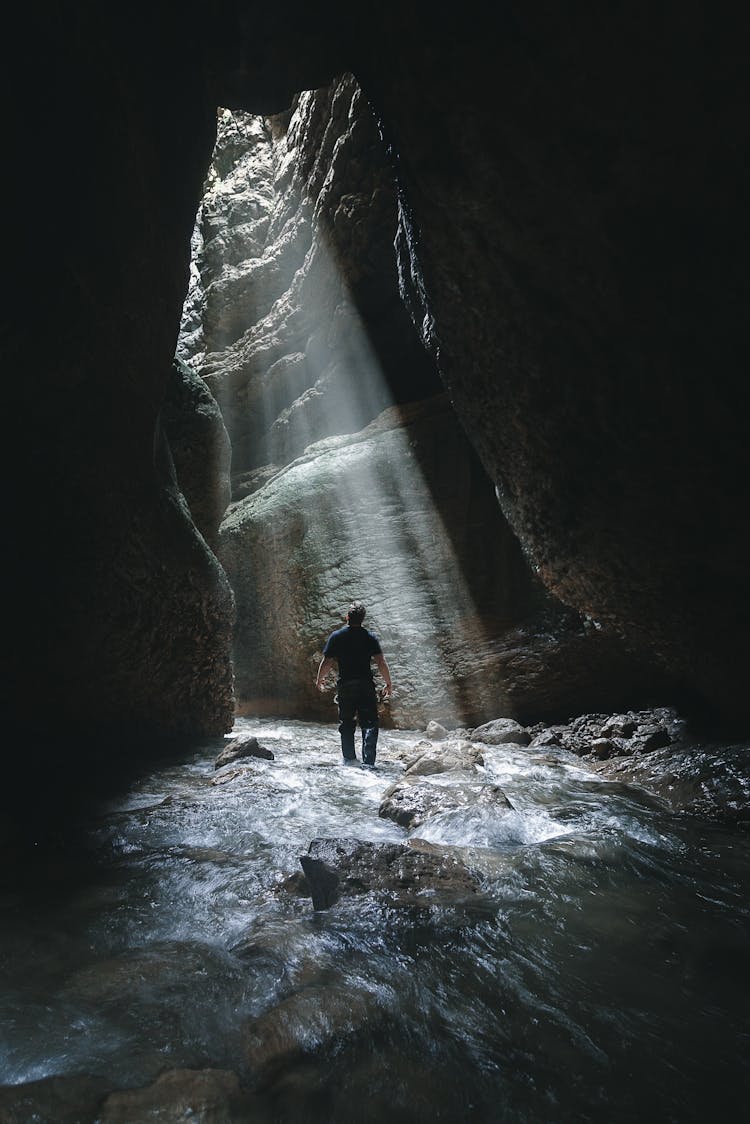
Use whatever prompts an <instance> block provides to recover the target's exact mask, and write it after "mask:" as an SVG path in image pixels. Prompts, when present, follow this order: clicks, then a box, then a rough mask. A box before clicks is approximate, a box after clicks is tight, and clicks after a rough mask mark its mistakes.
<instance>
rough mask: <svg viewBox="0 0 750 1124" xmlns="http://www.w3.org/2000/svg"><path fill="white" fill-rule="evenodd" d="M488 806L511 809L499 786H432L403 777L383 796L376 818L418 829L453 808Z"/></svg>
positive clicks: (426, 782) (459, 784) (428, 782)
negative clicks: (431, 818)
mask: <svg viewBox="0 0 750 1124" xmlns="http://www.w3.org/2000/svg"><path fill="white" fill-rule="evenodd" d="M487 805H491V806H492V807H493V809H506V810H507V811H511V810H512V806H511V804H510V802H509V801H508V798H507V797H506V795H505V793H504V792H503V790H502V789H501V788H500V787H499V785H489V784H483V783H482V784H467V783H463V784H461V783H457V784H451V785H443V784H433V783H432V782H431V781H429V780H424V781H420V780H412V779H411V778H408V777H406V778H404V780H401V781H397V782H396V784H394V785H391V787H390V788H389V789H386V791H385V793H384V794H383V799H382V800H381V802H380V808H379V809H378V815H379V816H380V817H381V818H382V819H388V820H393V821H394V823H397V824H400V825H401V827H405V828H408V829H410V830H411V829H413V828H416V827H419V826H420V825H421V824H423V823H424V822H425V821H426V820H428V819H429V818H430V817H431V816H435V815H438V814H440V813H441V812H452V811H454V810H455V809H456V808H465V807H481V806H487Z"/></svg>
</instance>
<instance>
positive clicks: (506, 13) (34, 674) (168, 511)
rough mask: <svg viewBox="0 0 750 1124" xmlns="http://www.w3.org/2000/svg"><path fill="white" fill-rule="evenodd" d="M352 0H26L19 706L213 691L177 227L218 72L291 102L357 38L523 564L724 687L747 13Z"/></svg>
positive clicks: (470, 425)
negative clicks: (186, 503) (376, 11)
mask: <svg viewBox="0 0 750 1124" xmlns="http://www.w3.org/2000/svg"><path fill="white" fill-rule="evenodd" d="M347 12H348V9H347V7H346V6H345V5H339V4H337V3H333V4H332V5H330V6H329V7H328V8H327V18H326V20H321V19H320V16H319V13H318V11H317V10H314V9H312V8H311V7H310V6H307V5H305V6H303V5H296V4H291V5H289V6H288V10H286V12H285V19H284V21H283V24H282V21H280V20H279V19H278V15H277V13H276V12H274V11H271V10H269V9H268V8H266V7H260V6H256V5H254V4H248V3H239V2H238V3H219V4H217V5H216V6H215V10H213V11H212V12H211V14H210V20H209V17H208V14H207V13H206V12H205V10H204V8H203V6H202V5H198V4H194V3H187V4H185V5H184V6H182V8H181V10H180V13H179V16H180V22H179V23H177V22H176V17H175V12H174V9H173V8H172V6H171V5H164V4H160V3H156V4H150V5H148V6H141V5H132V6H128V8H127V9H122V8H117V7H115V8H104V7H102V6H101V5H96V4H93V3H81V4H78V5H75V6H74V8H72V9H71V10H66V11H65V12H63V11H62V10H61V9H60V8H59V6H57V5H52V4H40V5H33V6H27V7H26V8H19V9H17V10H16V12H15V15H16V17H17V18H16V22H15V24H14V27H13V32H12V34H10V35H9V36H8V37H7V40H6V59H5V65H4V67H3V68H2V79H1V80H2V90H3V95H4V97H3V106H4V132H3V151H4V155H5V159H6V165H7V168H8V174H6V175H5V176H4V177H3V186H2V190H3V199H2V204H3V214H4V216H5V218H6V223H5V228H4V250H5V261H6V269H5V271H4V272H5V280H6V292H5V295H4V300H3V331H2V337H1V343H0V346H1V347H2V357H3V361H4V368H5V370H6V372H7V373H8V377H7V379H6V395H7V399H8V403H7V405H8V409H7V416H8V418H9V419H11V420H10V423H9V431H10V437H11V439H10V440H9V441H7V442H6V446H5V447H6V458H7V467H6V479H7V480H8V481H11V482H12V483H11V484H10V485H9V489H8V490H9V494H10V512H9V516H8V521H9V526H10V527H11V528H12V541H11V544H10V547H9V548H8V550H7V551H6V558H5V560H6V567H7V570H6V588H7V589H8V590H9V591H10V592H11V595H12V597H13V602H14V605H15V606H16V612H15V613H14V614H12V618H13V619H9V621H8V638H7V642H6V657H7V660H6V662H7V665H8V666H7V673H6V675H5V685H6V688H7V696H8V707H7V717H8V721H9V724H10V727H11V729H12V730H13V731H15V733H16V740H17V738H18V737H23V736H24V734H25V733H27V732H28V731H29V730H30V729H31V728H32V725H33V724H36V727H37V728H46V729H49V730H53V729H55V728H60V726H63V727H64V728H65V729H67V730H78V731H85V730H90V729H91V728H92V726H97V727H98V728H101V729H106V728H109V729H111V728H112V727H113V725H114V724H119V723H120V722H121V721H124V720H125V719H126V718H127V721H128V722H129V723H132V724H134V725H135V726H138V725H145V726H148V727H151V728H152V729H154V730H156V729H161V730H174V729H177V728H178V727H182V726H185V727H192V728H195V729H209V728H210V729H214V730H216V731H219V730H221V729H222V728H223V726H224V725H225V723H226V722H227V721H228V720H229V711H230V701H231V685H230V668H229V663H228V636H229V617H230V616H231V608H230V605H229V597H228V593H227V590H226V587H225V586H224V584H223V581H222V577H221V574H220V572H218V571H216V570H215V568H214V566H213V563H212V562H211V559H210V556H207V555H206V554H205V553H204V551H203V547H202V546H200V547H199V548H198V547H196V546H195V540H194V537H193V532H192V531H191V529H190V524H189V522H186V519H183V512H182V508H181V506H180V504H179V502H178V501H177V500H175V499H174V498H173V495H172V493H171V491H170V488H171V485H170V483H169V479H168V475H165V472H164V471H163V470H162V467H160V462H159V458H158V457H156V456H155V449H156V448H158V447H159V442H158V441H157V439H156V434H157V427H158V415H159V411H160V408H161V405H162V402H163V398H164V394H165V390H166V385H167V382H168V380H169V377H170V374H169V373H170V370H171V361H172V356H173V354H174V349H175V343H176V338H177V331H178V326H179V322H180V316H181V308H182V302H183V298H184V296H185V293H186V290H187V286H188V270H189V241H190V236H191V231H192V228H193V222H194V217H195V212H196V209H197V206H198V204H199V201H200V197H201V191H202V186H203V177H204V174H205V169H206V167H207V164H208V160H209V157H210V152H211V148H212V144H213V137H214V130H215V107H216V106H217V105H222V106H226V107H229V108H236V109H239V110H243V111H250V112H256V113H277V112H281V111H283V110H284V109H285V108H286V107H287V106H288V105H289V104H290V101H291V98H292V96H293V94H294V92H295V91H297V90H300V89H312V88H317V87H320V86H323V85H325V84H326V83H327V82H329V81H330V79H331V78H332V77H333V76H334V75H336V74H339V73H342V72H343V71H345V70H350V71H352V72H354V73H355V74H356V75H357V78H358V80H359V82H360V84H361V85H362V87H363V89H364V91H365V94H366V96H367V97H368V99H369V100H370V101H371V103H372V104H373V106H374V107H375V110H376V114H377V115H378V116H379V117H380V119H381V124H382V127H383V130H384V132H385V135H386V137H387V139H388V140H389V141H390V143H391V145H392V153H393V158H394V160H395V163H396V167H397V169H398V172H399V175H400V177H401V182H402V185H403V191H404V201H405V203H404V207H403V224H402V230H403V234H402V246H403V252H404V254H406V255H408V260H409V263H410V272H411V277H412V286H411V291H410V298H411V303H412V308H413V309H414V310H415V312H416V314H417V320H418V323H419V324H420V325H421V326H422V328H423V329H424V332H425V336H426V338H427V341H428V344H429V346H430V347H431V348H432V350H433V353H434V355H435V356H436V358H437V361H438V364H439V366H440V370H441V374H442V377H443V378H444V380H445V382H446V385H447V387H448V390H449V394H450V397H451V399H452V401H453V403H454V405H455V408H456V410H457V411H458V413H459V414H460V416H461V418H462V419H463V422H464V425H465V429H466V430H467V431H468V432H470V433H471V434H472V440H473V441H474V442H475V444H476V447H477V449H478V450H479V452H480V454H481V457H482V459H483V462H484V464H485V465H486V468H487V470H488V472H489V473H490V475H491V476H492V478H493V479H494V480H495V481H496V483H497V485H498V490H499V495H500V498H501V502H502V504H503V507H504V510H505V512H506V514H507V515H508V517H509V519H510V521H511V523H512V525H513V526H514V527H515V529H516V531H517V532H518V534H519V536H520V538H521V540H522V542H523V544H524V547H525V549H526V550H527V551H528V552H529V555H530V556H531V558H532V559H533V560H534V563H535V565H536V566H537V568H538V570H539V573H540V575H541V576H542V578H543V579H544V581H545V582H546V583H547V584H548V585H549V586H550V588H551V589H553V590H554V591H555V592H556V593H557V594H558V595H559V596H561V597H562V598H563V599H564V600H566V601H567V602H569V603H570V604H572V605H575V606H576V608H577V609H580V610H585V611H587V612H589V613H590V614H592V615H593V616H594V617H596V618H598V619H601V620H603V621H605V622H612V623H613V624H614V625H616V626H617V627H618V628H620V629H621V630H622V631H623V632H625V633H626V634H627V635H628V636H629V637H631V639H632V640H633V642H634V643H636V644H638V645H639V646H640V647H641V648H642V649H648V650H651V651H654V652H656V653H658V654H659V655H660V657H661V658H662V659H663V661H665V662H666V663H667V664H669V665H670V666H671V667H674V668H675V669H677V670H678V672H679V674H680V676H681V677H682V679H683V680H684V683H685V685H686V687H689V688H690V689H692V690H694V691H695V692H697V694H698V696H699V697H701V698H703V699H704V700H705V701H706V702H707V703H709V704H711V705H712V706H713V707H714V708H715V710H716V713H717V715H718V716H719V717H726V718H734V719H736V720H738V721H740V722H742V721H746V718H745V717H744V713H743V712H744V707H743V703H742V689H743V687H744V683H745V680H746V677H747V662H748V661H747V657H746V654H745V641H744V637H745V634H746V632H747V624H748V615H749V614H750V608H749V601H748V592H747V582H746V577H745V574H746V558H747V550H746V545H747V531H746V520H745V516H744V512H745V511H746V509H747V498H748V497H747V489H748V479H749V478H750V477H749V474H748V456H749V455H750V454H749V453H748V443H747V441H746V440H745V436H744V418H745V417H746V415H747V380H746V377H745V370H744V368H745V354H746V342H745V334H746V333H745V329H744V312H745V308H746V305H747V300H746V286H747V282H746V269H745V261H746V256H747V252H746V247H747V224H748V218H747V208H746V205H745V200H746V197H747V174H748V173H747V169H748V161H747V147H748V145H747V139H748V138H747V128H748V125H747V116H746V113H745V105H746V103H747V80H748V79H747V69H746V66H745V60H744V35H743V28H742V23H741V22H740V21H741V19H742V16H741V14H740V13H734V14H730V13H728V12H725V13H723V14H722V16H721V18H719V16H717V15H716V14H715V12H714V10H713V9H712V8H711V7H709V6H708V5H705V4H692V5H684V4H677V3H667V4H664V5H660V6H658V8H657V9H654V8H653V6H651V5H642V4H632V5H628V6H620V7H615V8H612V7H610V6H607V7H600V8H599V9H597V11H596V12H592V11H591V9H590V6H588V5H579V4H574V5H572V6H566V8H565V9H560V8H559V7H558V6H556V5H553V4H550V3H547V2H542V0H538V2H532V3H524V4H516V3H508V4H504V5H496V6H493V7H492V9H489V8H488V7H487V6H484V5H483V6H481V7H478V8H477V10H476V11H474V10H473V9H471V8H470V9H463V10H462V18H461V19H460V20H457V19H455V18H454V16H453V14H452V13H448V12H443V10H442V9H434V10H431V12H430V19H429V21H425V20H424V19H423V18H422V13H421V12H420V11H419V10H417V9H409V8H407V7H404V6H401V8H400V9H399V10H398V11H397V12H396V13H391V12H384V13H382V15H381V16H380V17H379V18H378V19H373V20H366V19H364V18H362V19H360V20H357V21H352V20H351V18H349V17H350V13H349V16H347ZM165 560H166V561H165ZM175 560H177V561H178V563H179V564H178V566H177V571H175V569H174V567H173V565H172V562H173V561H175ZM176 572H179V574H180V579H179V580H176V577H175V573H176ZM132 573H135V574H136V575H137V574H143V575H144V578H143V581H142V582H140V583H139V581H138V580H137V579H135V578H133V577H132V576H131V574H132ZM185 590H187V591H188V593H187V596H186V594H185ZM10 617H11V614H9V618H10ZM138 622H140V623H138ZM149 635H150V639H146V637H148V636H149ZM201 637H202V639H201ZM193 644H196V645H197V648H194V647H193ZM195 650H198V651H199V652H201V653H202V655H201V657H200V659H199V660H198V663H197V664H196V660H195V656H194V654H193V653H194V651H195ZM155 653H158V663H156V664H154V659H155ZM188 653H190V654H188ZM201 663H203V666H204V667H205V668H206V669H209V670H208V679H205V680H204V676H203V675H202V674H201V675H200V676H198V679H199V680H200V682H201V683H204V684H205V685H204V687H203V688H198V687H197V683H198V680H197V679H196V674H197V668H198V667H199V666H200V664H201ZM211 675H214V677H215V678H214V679H213V680H212V679H211ZM191 687H193V688H196V689H193V690H191V689H189V688H191ZM56 752H57V747H56V746H55V745H54V742H53V743H51V744H50V747H49V748H48V749H45V750H42V751H40V753H41V760H42V763H43V764H45V763H48V762H50V761H51V760H54V758H55V756H56ZM99 768H101V769H106V768H107V766H106V765H104V764H101V763H100V764H99ZM42 772H43V769H42Z"/></svg>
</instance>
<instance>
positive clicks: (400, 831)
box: [0, 709, 750, 1122]
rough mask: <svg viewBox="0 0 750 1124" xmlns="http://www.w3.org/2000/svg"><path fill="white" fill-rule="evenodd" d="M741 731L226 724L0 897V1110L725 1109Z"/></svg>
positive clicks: (278, 1117)
mask: <svg viewBox="0 0 750 1124" xmlns="http://www.w3.org/2000/svg"><path fill="white" fill-rule="evenodd" d="M749 777H750V768H749V765H748V749H747V746H746V745H727V744H718V743H717V744H713V745H711V744H701V745H698V744H696V742H695V740H694V738H693V739H692V740H691V736H690V735H689V734H688V733H687V730H686V727H685V725H684V723H683V722H682V721H681V719H680V718H679V716H678V715H677V714H676V713H674V712H673V711H671V710H666V709H664V710H652V711H643V712H630V713H628V714H622V715H582V716H580V717H579V718H577V719H575V720H573V721H571V722H569V723H566V724H560V725H558V726H554V727H543V726H533V727H522V726H519V725H518V724H517V723H515V722H513V721H510V720H507V719H499V720H497V721H495V722H490V723H487V724H486V725H484V726H481V727H478V728H475V729H447V728H446V727H445V725H442V724H440V723H439V722H432V723H430V725H429V726H428V727H427V729H426V730H423V731H419V730H384V731H382V733H381V741H380V746H379V752H378V762H377V767H376V769H374V770H370V769H366V768H364V767H362V766H360V765H359V764H357V765H355V766H344V765H342V764H341V763H340V754H339V750H338V735H337V733H336V730H335V727H334V726H332V725H331V726H323V725H318V724H308V723H303V722H280V721H275V720H272V719H261V720H250V719H239V720H238V721H237V723H236V725H235V728H234V730H233V731H232V734H231V735H230V736H228V737H227V738H226V739H224V744H223V745H221V746H219V747H217V746H208V745H207V746H206V747H205V748H204V749H203V750H201V751H199V752H194V753H192V754H191V755H190V756H189V757H187V758H186V759H184V760H179V761H175V762H174V763H173V764H172V765H171V766H168V767H164V768H162V769H160V770H159V771H158V772H155V773H153V774H152V775H151V776H149V777H147V778H145V779H144V780H143V781H141V782H140V783H139V784H137V785H135V786H134V787H133V788H132V789H131V790H130V791H129V792H128V793H126V794H124V795H123V796H122V798H120V799H118V800H117V801H114V802H112V803H111V804H110V805H108V806H107V807H102V808H101V809H100V811H99V815H98V817H97V818H96V819H95V820H93V821H92V822H91V824H90V825H89V829H88V835H87V840H86V846H85V848H84V849H83V851H81V852H79V853H77V854H76V856H75V860H74V859H73V858H72V857H71V858H70V859H68V858H66V857H65V856H59V858H58V861H57V863H56V865H55V867H54V869H53V870H51V871H50V876H49V878H48V879H47V880H46V881H45V880H44V879H37V880H36V881H35V882H33V883H31V882H29V883H28V884H24V883H23V882H19V881H18V880H16V882H15V884H14V885H13V886H12V888H11V887H10V886H9V887H7V888H6V889H5V891H4V893H3V907H4V909H3V913H4V919H5V922H4V926H3V932H2V938H1V940H0V973H1V974H2V983H3V988H2V1014H3V1017H2V1027H3V1032H2V1040H1V1042H0V1072H1V1074H2V1081H3V1082H4V1084H3V1086H2V1088H0V1120H2V1121H4V1122H5V1121H8V1122H11V1121H14V1122H16V1121H25V1122H26V1121H31V1120H35V1121H36V1120H40V1121H46V1120H49V1121H108V1122H112V1121H139V1120H151V1119H158V1120H169V1121H172V1120H182V1119H187V1118H191V1119H198V1120H201V1121H247V1120H259V1121H269V1122H270V1121H290V1122H291V1121H294V1122H297V1121H323V1120H326V1121H342V1122H343V1121H349V1120H352V1119H354V1118H355V1117H356V1118H357V1119H361V1120H365V1121H383V1120H386V1119H387V1120H391V1119H394V1120H397V1121H404V1122H406V1121H409V1122H414V1121H417V1122H421V1121H427V1120H430V1121H431V1120H447V1121H463V1120H472V1121H475V1120H478V1121H483V1122H484V1121H487V1122H489V1121H498V1120H504V1121H505V1120H507V1121H561V1120H571V1121H572V1120H576V1121H586V1120H592V1121H593V1120H597V1121H598V1120H607V1121H619V1120H623V1121H625V1120H633V1119H635V1118H636V1117H640V1118H642V1119H646V1120H674V1121H687V1120H696V1121H697V1120H699V1119H703V1117H704V1116H706V1115H707V1114H708V1113H709V1112H711V1113H713V1115H714V1118H717V1116H718V1118H723V1117H722V1112H723V1111H724V1109H725V1107H726V1110H727V1111H728V1110H729V1108H728V1106H730V1105H732V1104H733V1103H734V1102H735V1101H736V1100H737V1098H738V1097H743V1096H745V1095H746V1093H747V1089H748V1079H749V1078H750V1065H749V1063H748V1060H747V1059H748V1056H750V1052H749V1051H748V1049H747V1046H748V1041H749V1032H750V1025H749V1023H748V1017H747V1012H746V1007H747V1004H746V1002H745V997H746V991H745V990H744V989H745V988H746V985H747V982H748V973H747V966H746V961H747V947H748V945H747V938H748V935H750V911H749V909H748V895H747V890H748V885H749V884H750V839H749V838H748V835H747V830H746V829H747V816H748V792H750V780H749Z"/></svg>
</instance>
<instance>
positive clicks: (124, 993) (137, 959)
mask: <svg viewBox="0 0 750 1124" xmlns="http://www.w3.org/2000/svg"><path fill="white" fill-rule="evenodd" d="M226 972H227V963H226V961H225V958H224V954H223V953H221V952H220V951H218V950H217V949H216V948H215V947H214V946H213V945H209V944H203V943H201V942H200V941H154V942H153V943H152V944H149V945H146V946H144V947H143V948H137V949H133V950H131V951H128V952H125V953H122V955H120V956H111V957H107V958H106V959H102V960H99V961H97V962H96V963H94V964H91V965H89V966H87V967H84V968H80V969H79V970H77V971H75V972H73V973H72V974H71V975H70V976H68V978H67V979H66V980H65V983H64V985H63V987H62V988H61V989H60V995H61V996H62V997H63V998H64V999H66V1000H71V1001H73V1002H76V1003H78V1002H83V1003H95V1004H113V1005H117V1006H120V1005H122V1006H123V1007H125V1008H126V1009H127V1010H129V1011H131V1012H132V1011H133V1009H134V1007H135V1005H137V1004H138V1003H139V1002H140V1001H146V1002H150V1001H151V999H152V997H153V996H154V995H161V996H163V997H165V998H166V999H168V998H169V996H170V995H171V994H172V991H173V989H175V988H177V987H179V985H180V982H181V981H182V980H183V979H184V977H185V974H186V973H192V974H193V976H194V977H195V980H196V984H197V986H200V987H201V988H207V987H209V986H210V983H209V981H210V980H211V979H212V978H215V977H220V976H222V975H225V974H226Z"/></svg>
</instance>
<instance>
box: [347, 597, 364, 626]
mask: <svg viewBox="0 0 750 1124" xmlns="http://www.w3.org/2000/svg"><path fill="white" fill-rule="evenodd" d="M365 612H366V610H365V607H364V605H363V604H362V602H361V601H352V603H351V605H350V606H349V611H348V613H347V614H346V619H347V620H348V621H349V624H362V621H363V620H364V619H365Z"/></svg>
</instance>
